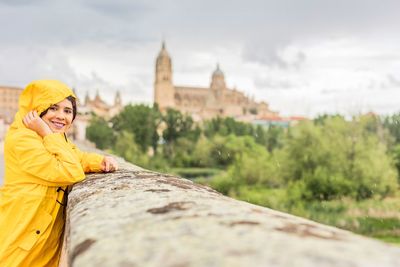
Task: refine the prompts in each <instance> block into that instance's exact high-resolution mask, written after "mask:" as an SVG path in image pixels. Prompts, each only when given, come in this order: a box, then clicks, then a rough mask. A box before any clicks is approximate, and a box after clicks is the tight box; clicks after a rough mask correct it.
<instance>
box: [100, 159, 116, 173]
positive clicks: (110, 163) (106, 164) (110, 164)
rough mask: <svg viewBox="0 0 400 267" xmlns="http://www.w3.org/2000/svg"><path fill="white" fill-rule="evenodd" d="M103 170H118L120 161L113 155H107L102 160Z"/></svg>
mask: <svg viewBox="0 0 400 267" xmlns="http://www.w3.org/2000/svg"><path fill="white" fill-rule="evenodd" d="M101 170H102V171H103V172H113V171H116V170H118V163H117V161H116V160H115V159H114V158H113V157H109V156H105V157H104V159H103V161H102V162H101Z"/></svg>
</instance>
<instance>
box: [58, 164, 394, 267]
mask: <svg viewBox="0 0 400 267" xmlns="http://www.w3.org/2000/svg"><path fill="white" fill-rule="evenodd" d="M65 233H66V234H65V240H64V247H63V255H62V259H61V266H74V267H90V266H96V267H100V266H121V267H128V266H137V267H145V266H163V267H164V266H165V267H184V266H202V267H212V266H228V267H231V266H246V267H247V266H276V267H281V266H282V267H283V266H287V267H301V266H307V267H310V266H318V267H328V266H329V267H331V266H332V267H333V266H340V267H347V266H348V267H350V266H351V267H358V266H359V267H389V266H390V267H398V266H400V247H395V246H391V245H388V244H386V243H382V242H380V241H376V240H373V239H368V238H365V237H361V236H358V235H355V234H353V233H350V232H347V231H343V230H339V229H337V228H333V227H329V226H325V225H321V224H318V223H315V222H313V221H309V220H306V219H302V218H299V217H295V216H292V215H289V214H285V213H282V212H278V211H275V210H271V209H268V208H264V207H260V206H256V205H252V204H249V203H246V202H242V201H237V200H234V199H232V198H228V197H225V196H223V195H221V194H220V193H218V192H216V191H214V190H212V189H210V188H208V187H205V186H202V185H198V184H195V183H192V182H191V181H189V180H186V179H182V178H178V177H175V176H171V175H166V174H161V173H156V172H151V171H147V170H143V169H140V168H138V167H136V166H133V165H130V164H126V163H121V170H119V171H118V172H116V173H112V174H90V175H88V176H87V179H86V180H85V181H83V182H82V183H80V184H77V185H75V186H74V188H73V190H72V191H71V193H70V195H69V202H68V208H67V223H66V232H65Z"/></svg>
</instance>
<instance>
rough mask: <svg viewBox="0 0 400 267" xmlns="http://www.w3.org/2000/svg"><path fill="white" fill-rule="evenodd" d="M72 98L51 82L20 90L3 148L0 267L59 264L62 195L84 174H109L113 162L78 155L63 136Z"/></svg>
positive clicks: (65, 89) (73, 111) (72, 111)
mask: <svg viewBox="0 0 400 267" xmlns="http://www.w3.org/2000/svg"><path fill="white" fill-rule="evenodd" d="M75 99H76V97H75V95H74V93H73V92H72V90H71V89H70V88H68V86H66V85H65V84H63V83H61V82H58V81H53V80H40V81H34V82H32V83H31V84H29V85H28V86H27V87H26V88H25V90H24V91H23V92H22V94H21V96H20V99H19V111H18V112H17V114H16V116H15V120H14V122H13V124H12V125H11V126H10V129H9V130H8V132H7V135H6V138H5V145H4V159H5V180H4V186H3V187H2V188H0V266H58V261H59V257H60V251H61V238H62V233H63V228H64V217H63V209H64V206H65V204H66V203H65V200H63V198H64V192H66V191H67V190H68V188H67V187H68V185H72V184H74V183H77V182H80V181H82V180H83V179H85V172H101V171H103V172H109V171H114V170H116V169H117V168H118V165H117V163H116V161H115V160H114V159H113V158H111V157H107V156H106V157H105V156H102V155H98V154H94V153H84V152H81V151H80V150H79V149H78V148H77V147H76V146H75V145H73V144H72V143H71V142H70V141H69V140H68V139H67V138H66V134H65V133H66V132H67V130H68V129H69V128H70V127H71V125H72V122H73V120H74V119H75V116H76V102H75Z"/></svg>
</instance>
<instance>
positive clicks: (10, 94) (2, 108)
mask: <svg viewBox="0 0 400 267" xmlns="http://www.w3.org/2000/svg"><path fill="white" fill-rule="evenodd" d="M22 90H23V89H22V88H18V87H9V86H0V117H1V118H2V119H3V120H4V123H8V124H9V123H11V122H12V121H13V120H14V115H15V113H17V111H18V99H19V95H20V94H21V93H22Z"/></svg>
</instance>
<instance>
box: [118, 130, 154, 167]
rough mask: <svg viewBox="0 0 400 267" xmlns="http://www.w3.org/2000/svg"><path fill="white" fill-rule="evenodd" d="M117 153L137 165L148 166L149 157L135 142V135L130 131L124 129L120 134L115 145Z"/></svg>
mask: <svg viewBox="0 0 400 267" xmlns="http://www.w3.org/2000/svg"><path fill="white" fill-rule="evenodd" d="M114 152H115V154H116V155H118V156H121V157H123V158H124V159H125V160H127V161H129V162H132V163H134V164H136V165H139V166H142V167H146V166H147V165H148V162H149V159H148V157H147V156H146V154H144V153H143V152H142V151H141V149H140V147H139V146H138V145H137V144H136V143H135V136H134V135H133V134H132V133H130V132H128V131H122V132H120V133H119V134H118V136H117V138H116V142H115V146H114Z"/></svg>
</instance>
